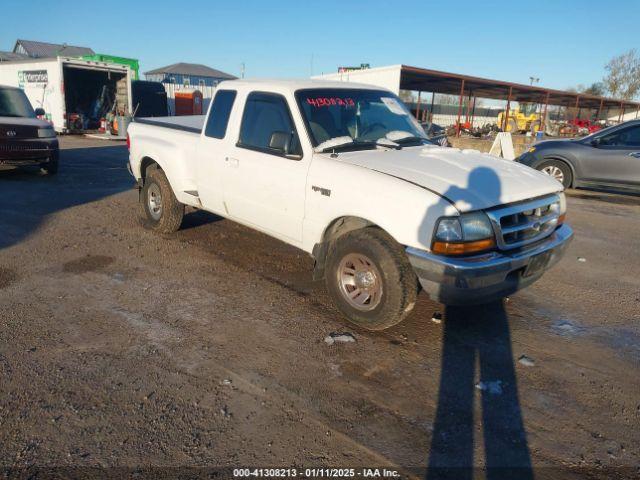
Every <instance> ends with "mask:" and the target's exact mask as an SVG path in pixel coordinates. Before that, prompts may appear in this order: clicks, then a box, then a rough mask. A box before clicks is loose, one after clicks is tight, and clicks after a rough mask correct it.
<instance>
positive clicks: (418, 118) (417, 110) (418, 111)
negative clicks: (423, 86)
mask: <svg viewBox="0 0 640 480" xmlns="http://www.w3.org/2000/svg"><path fill="white" fill-rule="evenodd" d="M420 95H422V92H421V91H420V90H418V103H417V104H416V120H418V121H420Z"/></svg>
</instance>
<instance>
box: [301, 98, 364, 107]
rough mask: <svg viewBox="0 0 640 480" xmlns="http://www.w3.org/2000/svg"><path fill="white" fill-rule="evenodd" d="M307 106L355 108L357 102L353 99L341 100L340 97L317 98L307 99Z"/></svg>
mask: <svg viewBox="0 0 640 480" xmlns="http://www.w3.org/2000/svg"><path fill="white" fill-rule="evenodd" d="M307 104H309V105H311V106H313V107H316V108H322V107H332V106H334V105H337V106H340V107H353V106H354V105H355V102H354V101H353V98H340V97H317V98H307Z"/></svg>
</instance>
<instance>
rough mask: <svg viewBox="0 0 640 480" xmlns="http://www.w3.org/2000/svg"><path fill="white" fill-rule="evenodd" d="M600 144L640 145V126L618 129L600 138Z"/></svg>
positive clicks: (612, 145)
mask: <svg viewBox="0 0 640 480" xmlns="http://www.w3.org/2000/svg"><path fill="white" fill-rule="evenodd" d="M600 145H606V146H611V147H640V126H633V127H628V128H624V129H622V130H618V131H617V132H614V133H610V134H609V135H605V136H603V137H601V138H600Z"/></svg>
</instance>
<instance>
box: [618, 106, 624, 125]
mask: <svg viewBox="0 0 640 480" xmlns="http://www.w3.org/2000/svg"><path fill="white" fill-rule="evenodd" d="M622 105H623V104H622V102H620V113H618V123H620V122H621V121H622V112H623V111H624V110H623V106H622Z"/></svg>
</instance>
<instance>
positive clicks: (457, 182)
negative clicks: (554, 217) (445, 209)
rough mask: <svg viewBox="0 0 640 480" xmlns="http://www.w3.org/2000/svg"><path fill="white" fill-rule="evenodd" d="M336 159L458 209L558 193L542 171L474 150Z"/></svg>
mask: <svg viewBox="0 0 640 480" xmlns="http://www.w3.org/2000/svg"><path fill="white" fill-rule="evenodd" d="M337 160H338V161H340V162H345V163H349V164H352V165H358V166H360V167H363V168H367V169H370V170H374V171H377V172H380V173H384V174H387V175H391V176H393V177H397V178H400V179H402V180H406V181H407V182H410V183H413V184H415V185H418V186H420V187H423V188H425V189H428V190H430V191H433V192H435V193H437V194H439V195H441V196H443V197H445V198H446V199H448V200H449V201H450V202H451V203H452V204H453V205H454V206H455V207H456V208H457V209H458V210H459V211H460V212H467V211H472V210H479V209H485V208H490V207H494V206H497V205H503V204H506V203H512V202H518V201H521V200H527V199H530V198H534V197H539V196H542V195H548V194H550V193H554V192H560V191H562V185H561V184H560V183H559V182H557V181H556V180H554V179H553V178H551V177H550V176H548V175H545V174H544V173H541V172H538V171H537V170H534V169H532V168H529V167H527V166H524V165H521V164H519V163H516V162H513V161H511V160H504V159H502V158H498V157H494V156H492V155H488V154H485V153H481V152H479V151H477V150H460V149H457V148H446V147H438V146H435V145H428V146H424V147H408V148H406V147H405V148H403V149H402V150H375V151H372V150H366V151H358V152H345V153H340V154H339V156H338V157H337Z"/></svg>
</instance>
